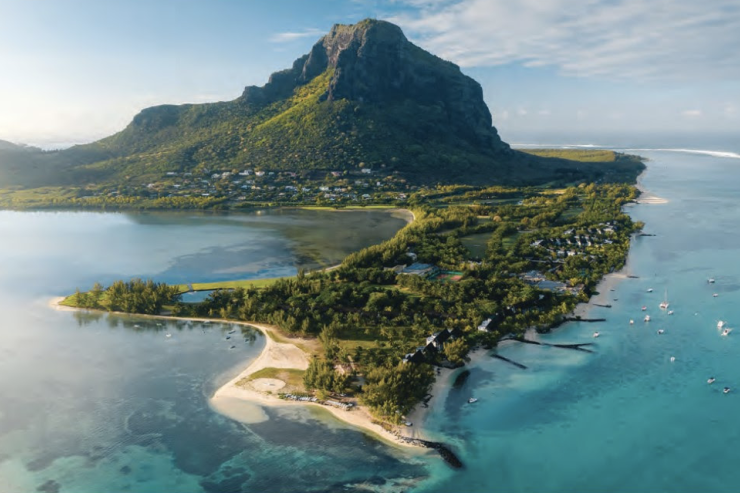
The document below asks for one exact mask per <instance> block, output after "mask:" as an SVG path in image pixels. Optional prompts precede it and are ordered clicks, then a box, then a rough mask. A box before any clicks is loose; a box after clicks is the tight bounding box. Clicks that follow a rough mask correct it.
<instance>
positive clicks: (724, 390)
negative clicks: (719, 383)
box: [722, 387, 730, 394]
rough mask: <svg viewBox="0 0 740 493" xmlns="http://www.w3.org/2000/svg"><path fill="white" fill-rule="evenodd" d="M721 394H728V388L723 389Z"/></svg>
mask: <svg viewBox="0 0 740 493" xmlns="http://www.w3.org/2000/svg"><path fill="white" fill-rule="evenodd" d="M722 393H724V394H729V393H730V387H725V388H724V389H722Z"/></svg>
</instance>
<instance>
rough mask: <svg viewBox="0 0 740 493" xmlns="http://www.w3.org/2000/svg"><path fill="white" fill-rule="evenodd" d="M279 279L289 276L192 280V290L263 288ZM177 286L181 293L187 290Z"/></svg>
mask: <svg viewBox="0 0 740 493" xmlns="http://www.w3.org/2000/svg"><path fill="white" fill-rule="evenodd" d="M280 279H290V277H270V278H268V279H242V280H238V281H219V282H194V283H193V284H192V286H193V291H213V290H214V289H236V288H251V287H254V288H264V287H267V286H271V285H273V284H275V283H276V282H277V281H279V280H280ZM178 287H179V288H180V289H181V290H182V292H183V293H185V292H187V291H188V287H187V285H186V284H180V285H178Z"/></svg>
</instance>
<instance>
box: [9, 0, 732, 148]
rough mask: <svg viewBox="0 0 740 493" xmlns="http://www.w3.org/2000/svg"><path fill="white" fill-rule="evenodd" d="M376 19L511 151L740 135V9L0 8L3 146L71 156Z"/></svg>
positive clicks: (481, 5) (442, 1)
mask: <svg viewBox="0 0 740 493" xmlns="http://www.w3.org/2000/svg"><path fill="white" fill-rule="evenodd" d="M367 17H373V18H377V19H385V20H388V21H391V22H394V23H396V24H398V25H400V26H401V27H402V28H403V30H404V32H405V33H406V36H407V37H408V38H409V39H410V40H411V41H412V42H414V43H416V44H418V45H419V46H421V47H422V48H424V49H426V50H428V51H430V52H432V53H434V54H436V55H438V56H441V57H442V58H445V59H448V60H451V61H453V62H455V63H457V64H458V65H460V67H461V69H462V70H463V72H464V73H466V74H467V75H469V76H471V77H473V78H474V79H476V80H477V81H478V82H480V83H481V85H482V86H483V92H484V97H485V100H486V103H487V104H488V106H489V108H490V109H491V112H492V114H493V121H494V125H495V126H496V127H497V129H498V130H499V133H500V134H501V135H502V137H503V138H504V140H507V141H509V142H514V143H516V142H537V141H541V140H542V139H546V138H547V137H546V136H547V135H549V134H558V133H568V134H570V135H576V136H577V135H583V136H584V139H587V138H588V137H590V136H592V135H608V134H610V133H629V132H676V133H690V132H705V133H712V132H723V133H733V132H734V133H737V134H739V135H740V49H738V47H740V1H738V0H711V1H710V2H700V1H697V0H651V1H649V2H648V1H646V0H516V1H511V0H311V1H307V0H272V1H270V2H264V1H257V0H201V1H193V0H127V1H125V2H123V1H120V2H108V1H100V0H54V1H45V2H44V1H41V0H0V139H3V140H9V141H12V142H23V143H28V144H33V145H39V146H42V147H45V148H54V147H62V146H67V145H71V144H75V143H84V142H90V141H93V140H96V139H98V138H101V137H104V136H107V135H110V134H113V133H115V132H117V131H120V130H122V129H123V128H124V127H125V126H126V125H127V124H128V123H129V122H130V121H131V119H132V118H133V116H134V115H135V114H136V113H138V112H139V111H140V110H141V109H143V108H145V107H148V106H153V105H157V104H179V103H186V102H187V103H199V102H210V101H224V100H231V99H234V98H236V97H238V96H239V95H240V94H241V92H242V91H243V89H244V86H246V85H263V84H264V83H265V82H266V81H267V79H268V77H269V76H270V74H271V73H272V72H275V71H277V70H281V69H284V68H288V67H290V66H291V64H292V62H293V60H295V59H296V58H298V57H299V56H301V55H302V54H304V53H307V52H308V51H309V50H310V48H311V46H312V45H313V44H314V43H315V42H316V41H317V40H318V39H319V38H320V37H321V36H322V35H323V34H325V33H326V32H328V31H329V29H331V26H332V25H333V24H335V23H343V24H351V23H355V22H357V21H360V20H362V19H364V18H367Z"/></svg>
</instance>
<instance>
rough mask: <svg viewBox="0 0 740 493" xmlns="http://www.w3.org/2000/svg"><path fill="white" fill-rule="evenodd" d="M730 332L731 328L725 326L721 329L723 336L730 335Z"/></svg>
mask: <svg viewBox="0 0 740 493" xmlns="http://www.w3.org/2000/svg"><path fill="white" fill-rule="evenodd" d="M730 332H732V329H729V328H725V330H723V331H722V335H723V336H728V335H730Z"/></svg>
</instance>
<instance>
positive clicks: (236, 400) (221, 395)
mask: <svg viewBox="0 0 740 493" xmlns="http://www.w3.org/2000/svg"><path fill="white" fill-rule="evenodd" d="M62 300H64V297H63V296H62V297H55V298H53V299H51V300H50V301H49V303H48V305H49V307H51V308H54V309H56V310H62V311H74V310H80V309H79V308H71V307H66V306H62V305H59V302H60V301H62ZM88 311H99V312H101V313H115V314H117V315H131V314H127V313H119V312H106V311H103V310H88ZM136 316H137V317H144V318H153V319H163V320H191V321H194V322H212V323H228V324H237V325H248V326H250V327H254V328H257V329H259V330H260V331H262V333H264V334H265V347H264V348H263V350H262V353H260V355H259V356H258V357H257V359H255V360H254V361H252V362H251V363H250V364H249V366H247V368H246V369H245V370H244V371H242V372H241V373H239V375H237V376H236V377H234V378H233V379H231V380H230V381H229V382H227V383H226V384H224V385H223V386H221V388H219V389H218V390H217V391H216V392H215V393H214V395H213V397H212V398H211V399H210V401H209V404H210V405H211V407H212V408H213V409H214V410H215V411H217V412H220V413H222V414H224V415H226V416H228V417H230V418H232V419H235V420H237V421H242V422H245V423H257V422H260V421H264V420H266V419H267V415H266V414H265V413H264V411H263V410H262V409H260V406H314V407H318V408H321V409H324V410H326V411H328V412H329V413H331V414H332V415H333V416H334V417H336V418H337V419H339V420H341V421H343V422H344V423H347V424H349V425H351V426H353V427H356V428H360V429H362V430H364V431H366V432H369V433H370V434H371V435H374V436H375V437H377V438H379V439H381V440H383V441H385V442H388V443H390V444H393V445H397V446H402V447H405V448H414V449H418V450H428V449H425V448H422V447H420V446H418V445H415V444H412V443H408V442H406V441H405V440H403V439H402V438H399V435H400V432H399V431H398V430H394V431H395V433H394V432H393V431H389V430H386V429H385V428H384V427H383V426H381V425H380V424H379V423H377V422H376V421H375V420H374V419H373V417H372V416H371V415H370V412H369V411H368V410H367V409H366V408H365V407H363V406H360V405H355V407H353V408H352V409H351V410H345V409H341V408H338V407H333V406H331V405H323V404H319V403H315V402H305V401H294V400H288V399H281V398H280V397H279V396H278V391H279V390H280V389H282V388H283V387H284V386H285V382H284V381H282V380H279V379H277V378H257V379H254V380H252V379H250V378H249V377H250V375H253V374H255V373H256V372H258V371H260V370H263V369H265V368H278V369H296V370H305V369H306V368H308V361H309V360H308V355H307V354H306V352H305V351H303V350H302V349H300V347H298V346H301V345H304V346H305V345H312V344H315V341H310V340H307V339H301V338H290V339H287V338H286V337H285V336H284V335H283V334H281V333H279V332H278V331H277V329H276V328H275V327H271V326H268V325H264V324H259V323H252V322H240V321H234V320H223V319H212V318H190V317H170V316H166V315H136ZM274 338H275V339H278V340H283V341H286V342H276V341H275V340H274ZM355 403H356V401H355ZM402 428H404V429H405V427H402Z"/></svg>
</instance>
